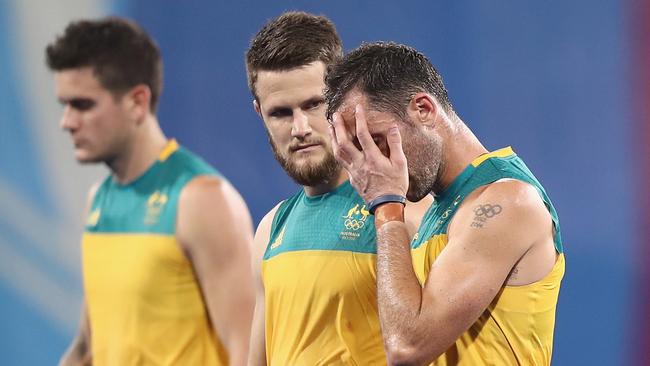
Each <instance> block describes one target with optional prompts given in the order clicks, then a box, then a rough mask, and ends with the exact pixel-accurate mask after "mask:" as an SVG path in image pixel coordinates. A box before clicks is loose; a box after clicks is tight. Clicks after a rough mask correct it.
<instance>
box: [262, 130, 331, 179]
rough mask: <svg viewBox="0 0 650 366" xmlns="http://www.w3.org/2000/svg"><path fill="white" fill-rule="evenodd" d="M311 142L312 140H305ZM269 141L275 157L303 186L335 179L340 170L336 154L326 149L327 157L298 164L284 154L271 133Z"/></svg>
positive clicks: (292, 177)
mask: <svg viewBox="0 0 650 366" xmlns="http://www.w3.org/2000/svg"><path fill="white" fill-rule="evenodd" d="M267 132H268V131H267ZM305 142H309V143H311V141H305ZM269 143H270V144H271V149H272V150H273V155H274V156H275V159H276V160H277V161H278V163H280V165H281V166H282V169H284V171H285V172H287V174H288V175H289V176H290V177H291V179H293V180H294V181H295V182H296V183H298V184H300V185H301V186H316V185H319V184H322V183H325V182H328V181H330V180H331V179H334V178H335V177H336V176H337V175H338V172H339V170H340V166H339V163H338V162H337V161H336V158H335V157H334V154H333V153H332V152H331V151H329V150H327V149H326V150H325V157H324V158H323V159H322V160H321V161H318V162H312V163H305V164H296V162H295V161H294V160H292V159H291V158H290V157H286V156H284V155H282V153H281V152H280V151H279V149H278V147H277V146H276V145H275V143H274V142H273V139H272V138H271V136H270V135H269Z"/></svg>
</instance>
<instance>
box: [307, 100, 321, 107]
mask: <svg viewBox="0 0 650 366" xmlns="http://www.w3.org/2000/svg"><path fill="white" fill-rule="evenodd" d="M322 104H323V101H322V100H315V101H313V102H310V103H309V104H307V109H316V108H318V107H320V106H321V105H322Z"/></svg>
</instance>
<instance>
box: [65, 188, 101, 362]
mask: <svg viewBox="0 0 650 366" xmlns="http://www.w3.org/2000/svg"><path fill="white" fill-rule="evenodd" d="M98 188H99V183H95V184H93V185H92V186H91V187H90V189H89V190H88V194H87V196H86V207H85V209H84V215H85V216H84V222H85V220H86V217H87V216H88V213H89V212H90V209H91V208H92V203H93V199H94V198H95V193H97V189H98ZM91 351H92V350H91V347H90V321H89V320H88V309H87V308H86V301H85V300H84V302H83V304H82V306H81V316H80V319H79V330H78V331H77V335H76V336H75V337H74V339H73V340H72V343H70V346H69V347H68V349H67V350H66V351H65V353H64V354H63V356H61V360H60V361H59V365H60V366H75V365H82V366H83V365H91V364H92V352H91Z"/></svg>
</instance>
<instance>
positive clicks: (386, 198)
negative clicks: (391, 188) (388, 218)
mask: <svg viewBox="0 0 650 366" xmlns="http://www.w3.org/2000/svg"><path fill="white" fill-rule="evenodd" d="M388 202H399V203H401V204H403V205H406V197H404V196H400V195H399V194H385V195H383V196H379V197H377V198H375V199H374V200H372V201H370V202H368V212H370V214H371V215H374V214H375V210H376V209H377V207H379V206H381V205H383V204H384V203H388Z"/></svg>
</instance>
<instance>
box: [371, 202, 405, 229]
mask: <svg viewBox="0 0 650 366" xmlns="http://www.w3.org/2000/svg"><path fill="white" fill-rule="evenodd" d="M374 215H375V227H376V228H380V227H381V226H382V225H383V224H385V223H387V222H389V221H399V222H404V204H403V203H400V202H386V203H383V204H381V205H380V206H377V207H376V208H375V214H374Z"/></svg>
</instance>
